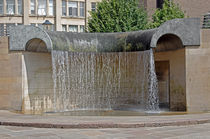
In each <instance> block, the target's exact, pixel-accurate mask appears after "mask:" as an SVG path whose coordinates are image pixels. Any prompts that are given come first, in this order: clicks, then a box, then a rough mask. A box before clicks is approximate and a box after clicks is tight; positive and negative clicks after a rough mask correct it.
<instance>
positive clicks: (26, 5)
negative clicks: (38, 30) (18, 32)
mask: <svg viewBox="0 0 210 139" xmlns="http://www.w3.org/2000/svg"><path fill="white" fill-rule="evenodd" d="M23 7H24V8H23V24H24V25H29V24H30V23H29V10H30V2H29V0H23Z"/></svg>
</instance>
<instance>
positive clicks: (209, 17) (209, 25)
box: [202, 12, 210, 29]
mask: <svg viewBox="0 0 210 139" xmlns="http://www.w3.org/2000/svg"><path fill="white" fill-rule="evenodd" d="M202 28H203V29H210V12H208V13H207V14H205V15H204V17H203V25H202Z"/></svg>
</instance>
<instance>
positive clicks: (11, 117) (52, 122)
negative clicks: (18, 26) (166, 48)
mask: <svg viewBox="0 0 210 139" xmlns="http://www.w3.org/2000/svg"><path fill="white" fill-rule="evenodd" d="M205 123H210V113H204V114H186V115H168V116H121V117H111V116H105V117H103V116H89V117H88V116H77V117H76V116H40V115H23V114H15V113H11V112H8V111H0V125H2V126H21V127H36V128H72V129H85V128H141V127H163V126H185V125H196V124H205Z"/></svg>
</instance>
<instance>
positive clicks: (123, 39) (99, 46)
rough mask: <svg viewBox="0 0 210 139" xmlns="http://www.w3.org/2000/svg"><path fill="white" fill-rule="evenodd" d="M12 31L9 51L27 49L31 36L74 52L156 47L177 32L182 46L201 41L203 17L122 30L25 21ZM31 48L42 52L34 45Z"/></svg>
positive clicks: (60, 48)
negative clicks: (58, 27) (63, 28)
mask: <svg viewBox="0 0 210 139" xmlns="http://www.w3.org/2000/svg"><path fill="white" fill-rule="evenodd" d="M9 34H10V36H9V43H10V48H9V49H10V51H26V44H27V42H29V41H30V40H32V39H40V40H42V41H43V42H44V43H45V44H46V47H47V51H48V52H50V51H51V50H52V49H54V50H65V51H73V52H81V51H82V52H122V51H143V50H148V49H150V48H156V47H157V43H158V40H159V39H160V38H161V36H163V35H165V34H172V35H173V34H174V35H176V36H177V37H179V38H180V40H181V41H182V44H183V46H197V45H200V19H199V18H185V19H174V20H170V21H167V22H166V23H164V24H163V25H161V26H160V27H159V28H155V29H151V30H143V31H134V32H119V33H71V32H59V31H46V30H43V29H41V28H39V27H34V26H24V25H22V26H15V27H11V28H10V32H9ZM37 45H39V44H37ZM37 47H38V46H37ZM41 50H42V49H40V51H41ZM45 50H46V49H45ZM32 51H36V52H37V51H38V52H39V50H34V49H33V50H32Z"/></svg>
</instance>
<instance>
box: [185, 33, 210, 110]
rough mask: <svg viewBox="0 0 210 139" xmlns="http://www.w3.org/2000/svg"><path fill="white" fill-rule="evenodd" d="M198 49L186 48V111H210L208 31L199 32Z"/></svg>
mask: <svg viewBox="0 0 210 139" xmlns="http://www.w3.org/2000/svg"><path fill="white" fill-rule="evenodd" d="M201 35H202V37H201V39H202V41H201V42H202V44H201V46H200V47H198V46H192V47H187V48H186V94H187V110H188V111H190V112H201V111H209V110H210V42H209V38H210V30H202V31H201Z"/></svg>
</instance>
